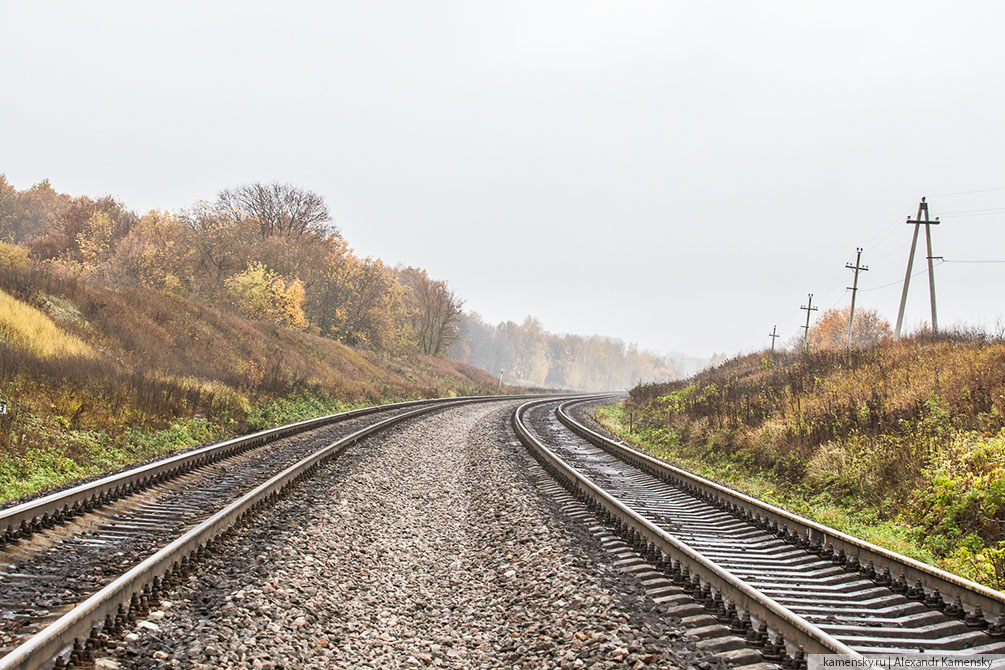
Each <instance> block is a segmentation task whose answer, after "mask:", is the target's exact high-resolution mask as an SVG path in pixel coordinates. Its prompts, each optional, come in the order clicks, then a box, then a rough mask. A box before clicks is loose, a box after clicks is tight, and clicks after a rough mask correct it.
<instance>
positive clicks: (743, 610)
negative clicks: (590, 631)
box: [513, 400, 1005, 667]
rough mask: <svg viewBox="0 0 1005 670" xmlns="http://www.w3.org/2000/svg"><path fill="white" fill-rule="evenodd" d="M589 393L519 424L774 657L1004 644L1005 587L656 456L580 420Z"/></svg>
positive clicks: (541, 452) (584, 491)
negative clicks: (576, 412)
mask: <svg viewBox="0 0 1005 670" xmlns="http://www.w3.org/2000/svg"><path fill="white" fill-rule="evenodd" d="M583 402H584V401H582V400H573V401H564V402H563V401H555V400H547V401H541V400H537V401H531V402H528V403H526V404H524V405H522V406H521V407H520V408H519V409H518V410H517V411H516V412H515V413H514V415H513V424H514V428H515V430H516V431H517V434H518V435H519V436H520V438H521V440H522V441H523V442H524V444H525V445H526V446H527V447H528V449H529V450H530V451H531V453H532V454H533V455H534V456H535V458H537V459H538V461H539V462H541V463H542V465H544V466H545V468H546V469H547V470H549V471H550V472H551V473H552V474H553V476H555V477H556V479H558V480H559V482H560V483H562V484H563V485H564V486H565V487H566V488H567V489H569V490H570V491H571V492H573V493H574V494H575V495H576V496H577V497H579V499H580V500H581V501H583V502H584V503H585V504H586V506H587V507H589V508H590V509H591V510H592V511H593V512H594V514H595V515H597V516H598V517H599V518H600V519H601V520H603V521H604V522H605V523H606V524H607V525H608V526H609V527H610V528H611V529H612V530H613V531H615V532H617V534H619V535H620V536H621V537H622V538H624V540H625V542H627V543H628V544H629V545H631V546H633V547H634V548H635V549H636V550H637V551H638V553H639V554H640V555H641V556H643V557H645V558H646V559H647V560H648V561H649V562H650V563H651V564H652V566H654V567H655V568H656V570H657V571H658V572H661V573H663V574H664V575H666V577H667V578H668V579H669V580H671V581H672V582H673V584H674V585H675V587H676V588H674V589H671V590H669V592H668V593H669V594H667V593H665V594H664V595H665V599H667V600H672V601H674V602H678V603H679V602H682V601H683V600H686V597H687V596H690V597H691V598H693V599H694V600H695V601H697V602H698V603H701V604H703V605H704V606H705V608H706V609H707V610H708V611H709V612H710V613H713V614H714V616H715V617H716V618H717V619H718V621H720V622H721V623H722V624H723V625H724V626H726V627H728V629H729V633H730V634H731V635H732V636H733V637H736V638H739V639H740V640H742V641H743V642H745V643H746V644H747V646H749V647H752V648H754V649H757V650H759V651H761V653H762V655H763V657H764V658H765V659H766V660H773V661H779V662H784V663H785V664H786V665H787V666H788V667H800V666H802V665H805V662H806V659H805V655H806V654H810V653H825V654H850V655H855V656H859V655H863V656H871V655H880V654H918V653H921V654H939V655H943V656H957V655H974V654H1005V595H1003V594H1002V593H1000V592H997V591H993V590H991V589H988V588H986V587H983V586H981V585H978V584H976V583H973V582H970V581H968V580H965V579H962V578H960V577H957V576H955V575H951V574H949V573H946V572H943V571H941V570H938V569H936V568H932V567H930V566H927V565H924V564H922V563H919V562H917V561H914V560H912V559H909V558H907V557H904V556H900V555H898V554H895V553H893V552H890V551H887V550H885V549H882V548H880V547H877V546H875V545H871V544H869V543H867V542H864V541H861V540H858V539H856V538H853V537H850V536H848V535H845V534H843V533H840V532H838V531H835V530H833V529H830V528H827V527H825V526H822V525H820V524H817V523H815V522H812V521H810V520H808V519H805V518H802V517H799V516H797V515H794V514H791V513H788V512H786V511H784V510H781V509H779V508H776V507H773V506H771V505H768V504H766V503H763V502H761V501H759V500H756V499H754V498H750V497H749V496H745V495H743V494H741V493H738V492H736V491H733V490H732V489H729V488H726V487H723V486H721V485H719V484H716V483H715V482H712V481H709V480H707V479H704V478H701V477H698V476H696V475H693V474H691V473H688V472H686V471H683V470H680V469H678V468H675V467H673V466H671V465H669V464H667V463H665V462H663V461H660V460H657V459H654V458H652V457H650V456H648V455H646V454H643V453H641V452H639V451H637V450H636V449H634V448H632V447H631V446H630V445H628V444H626V443H624V442H622V441H620V440H615V439H611V438H609V437H608V436H606V435H603V434H601V433H599V432H597V431H594V430H593V429H591V428H589V427H587V426H586V425H585V424H584V423H583V422H581V421H579V420H578V419H577V418H576V417H575V416H574V415H573V412H572V411H571V409H572V408H574V407H575V406H576V405H577V404H580V403H583ZM675 594H676V595H675ZM692 606H693V605H692Z"/></svg>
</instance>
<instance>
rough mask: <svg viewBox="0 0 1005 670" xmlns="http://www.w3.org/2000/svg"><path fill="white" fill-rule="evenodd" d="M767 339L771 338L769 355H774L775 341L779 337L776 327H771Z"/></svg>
mask: <svg viewBox="0 0 1005 670" xmlns="http://www.w3.org/2000/svg"><path fill="white" fill-rule="evenodd" d="M768 337H770V338H771V355H772V356H774V355H775V340H777V339H778V338H779V337H781V335H779V334H778V326H772V327H771V332H770V333H768Z"/></svg>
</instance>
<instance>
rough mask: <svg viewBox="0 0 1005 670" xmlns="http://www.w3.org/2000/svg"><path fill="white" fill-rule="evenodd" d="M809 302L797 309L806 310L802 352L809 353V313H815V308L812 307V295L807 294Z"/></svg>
mask: <svg viewBox="0 0 1005 670" xmlns="http://www.w3.org/2000/svg"><path fill="white" fill-rule="evenodd" d="M809 296H810V297H809V300H808V301H807V302H806V304H805V305H801V306H800V307H799V309H804V310H806V325H805V326H803V327H802V328H803V352H806V351H809V349H808V346H809V337H810V313H811V312H815V311H817V308H816V307H814V306H813V294H812V293H810V294H809Z"/></svg>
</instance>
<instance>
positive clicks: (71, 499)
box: [0, 396, 526, 545]
mask: <svg viewBox="0 0 1005 670" xmlns="http://www.w3.org/2000/svg"><path fill="white" fill-rule="evenodd" d="M498 397H501V396H467V398H469V399H486V400H487V399H490V398H498ZM509 397H526V396H509ZM458 400H459V399H458V398H433V399H430V400H409V401H405V402H398V403H390V404H387V405H373V406H370V407H364V408H361V409H354V410H349V411H346V412H338V413H336V414H329V415H327V416H322V417H317V418H314V419H306V420H303V421H297V422H295V423H289V424H286V425H283V426H277V427H275V428H269V429H266V430H261V431H258V432H256V433H251V434H249V435H243V436H241V437H235V438H232V439H229V440H224V441H222V442H217V443H214V444H210V445H207V446H205V447H200V448H198V449H193V450H192V451H188V452H185V453H183V454H178V455H176V456H171V457H168V458H164V459H162V460H159V461H154V462H152V463H147V464H146V465H140V466H138V467H135V468H130V469H127V470H123V471H122V472H119V473H116V474H113V475H109V476H108V477H102V478H101V479H97V480H95V481H92V482H87V483H85V484H81V485H79V486H75V487H73V488H70V489H66V490H64V491H59V492H57V493H53V494H51V495H47V496H44V497H41V498H36V499H34V500H29V501H28V502H25V503H22V504H20V505H15V506H13V507H8V508H7V509H4V510H0V545H2V544H4V543H7V542H12V541H15V540H17V539H19V538H20V539H27V538H28V537H30V536H31V535H33V534H34V533H37V532H40V531H42V530H44V529H46V528H50V527H52V526H54V525H57V524H59V523H62V522H63V521H65V520H68V519H71V518H73V517H75V516H77V515H79V514H83V513H85V512H88V511H90V510H92V509H94V508H95V507H98V506H100V505H103V504H106V503H109V502H111V501H113V500H116V499H118V498H121V497H123V496H125V495H128V494H130V493H135V492H136V491H139V490H142V489H144V488H147V487H149V486H152V485H153V484H156V483H159V482H162V481H166V480H168V479H172V478H174V477H176V476H178V475H180V474H183V473H185V472H188V471H189V470H191V469H193V468H196V467H199V466H202V465H205V464H208V463H211V462H214V461H217V460H219V459H221V458H225V457H227V456H230V455H233V454H236V453H240V452H242V451H245V450H248V449H251V448H253V447H257V446H260V445H263V444H266V443H267V442H271V441H273V440H278V439H281V438H283V437H288V436H290V435H295V434H297V433H302V432H304V431H307V430H311V429H313V428H319V427H321V426H326V425H328V424H332V423H338V422H341V421H347V420H349V419H355V418H357V417H361V416H366V415H368V414H376V413H378V412H385V411H391V410H395V409H407V408H409V407H414V406H419V405H423V404H429V403H440V404H449V403H452V402H457V401H458Z"/></svg>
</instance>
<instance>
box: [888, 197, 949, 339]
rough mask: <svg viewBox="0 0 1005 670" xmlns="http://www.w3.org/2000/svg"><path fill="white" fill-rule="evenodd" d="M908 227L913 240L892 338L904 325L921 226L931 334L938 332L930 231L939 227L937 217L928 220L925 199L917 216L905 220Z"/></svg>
mask: <svg viewBox="0 0 1005 670" xmlns="http://www.w3.org/2000/svg"><path fill="white" fill-rule="evenodd" d="M922 214H924V215H925V219H924V220H922V219H921V215H922ZM907 223H908V225H910V224H912V223H913V224H914V238H913V239H912V240H911V255H910V256H908V258H907V274H906V275H904V291H903V293H901V294H900V311H898V312H897V328H896V330H894V331H893V336H894V337H900V330H901V328H902V327H903V325H904V308H905V307H906V306H907V287H908V286H910V284H911V269H912V268H913V267H914V252H915V250H916V249H917V247H918V233H919V232H920V231H921V226H925V242H926V243H927V246H928V291H929V294H930V296H931V301H932V332H934V333H937V332H939V319H938V316H936V313H935V267H934V266H933V265H932V261H933V260H935V258H936V256H933V255H932V230H931V226H937V225H939V217H935V221H929V220H928V203H927V202H925V199H924V198H922V199H921V204H919V205H918V216H917V217H916V218H914V219H910V218H909V219H908V220H907Z"/></svg>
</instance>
